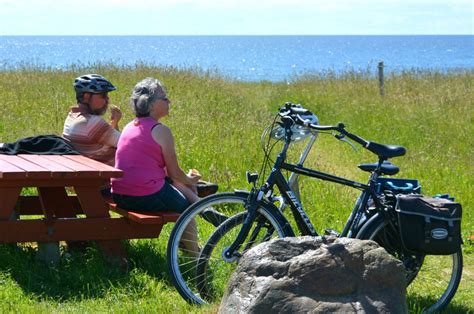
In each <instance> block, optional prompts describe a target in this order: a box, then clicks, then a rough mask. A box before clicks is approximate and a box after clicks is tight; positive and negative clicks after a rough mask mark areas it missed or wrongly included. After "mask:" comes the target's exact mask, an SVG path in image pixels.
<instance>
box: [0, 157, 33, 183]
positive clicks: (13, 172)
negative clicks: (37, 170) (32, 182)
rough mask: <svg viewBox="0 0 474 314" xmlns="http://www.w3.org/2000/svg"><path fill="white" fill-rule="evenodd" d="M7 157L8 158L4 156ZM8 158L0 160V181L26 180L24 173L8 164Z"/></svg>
mask: <svg viewBox="0 0 474 314" xmlns="http://www.w3.org/2000/svg"><path fill="white" fill-rule="evenodd" d="M5 157H9V156H5ZM9 159H10V158H7V159H2V160H0V179H3V180H10V179H25V178H26V175H27V173H26V171H25V170H23V169H21V168H18V167H17V166H15V165H14V164H12V163H10V162H9V161H5V160H9Z"/></svg>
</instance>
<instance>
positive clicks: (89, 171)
mask: <svg viewBox="0 0 474 314" xmlns="http://www.w3.org/2000/svg"><path fill="white" fill-rule="evenodd" d="M43 157H44V158H46V159H48V160H51V161H53V162H55V163H58V164H60V165H63V166H64V167H67V168H69V169H72V170H74V171H75V172H76V176H77V177H81V178H83V177H97V176H100V172H99V171H97V170H96V169H94V168H92V167H90V166H87V165H84V164H82V163H79V162H77V161H74V160H71V159H69V158H66V157H65V155H64V156H61V155H45V156H43Z"/></svg>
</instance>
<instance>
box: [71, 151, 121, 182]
mask: <svg viewBox="0 0 474 314" xmlns="http://www.w3.org/2000/svg"><path fill="white" fill-rule="evenodd" d="M63 156H64V157H65V158H67V159H70V160H73V161H75V162H78V163H82V164H83V165H86V166H88V167H92V168H94V169H96V170H98V171H100V176H101V177H104V178H119V177H122V176H123V172H122V170H119V169H116V168H114V167H111V166H109V165H106V164H104V163H101V162H99V161H97V160H93V159H90V158H87V157H85V156H82V155H63Z"/></svg>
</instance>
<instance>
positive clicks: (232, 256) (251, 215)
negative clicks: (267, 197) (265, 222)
mask: <svg viewBox="0 0 474 314" xmlns="http://www.w3.org/2000/svg"><path fill="white" fill-rule="evenodd" d="M263 195H264V192H263V191H262V190H259V191H258V192H257V191H255V190H252V192H251V193H250V196H249V198H248V200H247V204H246V206H245V207H246V209H247V216H246V217H245V220H244V222H243V224H242V228H241V229H240V231H239V234H238V235H237V238H236V239H235V241H234V242H232V244H231V245H230V246H229V247H226V248H224V250H223V252H222V258H223V260H224V261H226V262H228V263H232V262H234V261H236V260H237V259H238V258H240V257H241V254H240V253H239V252H238V250H239V248H240V246H241V245H242V243H243V242H244V240H245V239H246V238H247V236H248V234H249V232H250V229H251V227H252V224H253V222H254V221H255V218H256V217H257V208H258V205H259V202H260V201H261V200H262V198H263Z"/></svg>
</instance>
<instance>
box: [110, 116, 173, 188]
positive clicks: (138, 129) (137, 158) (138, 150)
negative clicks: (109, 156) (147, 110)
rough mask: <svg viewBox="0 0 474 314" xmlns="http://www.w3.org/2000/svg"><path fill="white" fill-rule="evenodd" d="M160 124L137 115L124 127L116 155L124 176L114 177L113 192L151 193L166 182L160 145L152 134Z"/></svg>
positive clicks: (116, 160) (116, 161)
mask: <svg viewBox="0 0 474 314" xmlns="http://www.w3.org/2000/svg"><path fill="white" fill-rule="evenodd" d="M157 124H158V123H157V122H156V120H155V119H153V118H150V117H142V118H135V119H134V120H133V121H131V122H130V123H128V124H127V125H126V126H125V128H124V129H123V131H122V135H121V136H120V139H119V141H118V145H117V152H116V154H115V168H117V169H120V170H123V177H122V178H112V179H111V182H112V192H113V193H116V194H124V195H132V196H144V195H150V194H153V193H156V192H158V191H159V190H160V189H161V188H162V187H163V185H164V184H165V177H166V170H165V160H164V158H163V154H162V153H161V146H160V145H159V144H158V143H157V142H156V141H155V140H154V139H153V137H152V136H151V130H152V129H153V127H154V126H155V125H157Z"/></svg>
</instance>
